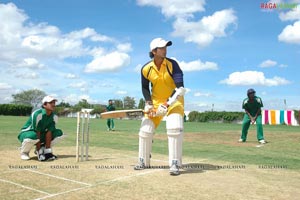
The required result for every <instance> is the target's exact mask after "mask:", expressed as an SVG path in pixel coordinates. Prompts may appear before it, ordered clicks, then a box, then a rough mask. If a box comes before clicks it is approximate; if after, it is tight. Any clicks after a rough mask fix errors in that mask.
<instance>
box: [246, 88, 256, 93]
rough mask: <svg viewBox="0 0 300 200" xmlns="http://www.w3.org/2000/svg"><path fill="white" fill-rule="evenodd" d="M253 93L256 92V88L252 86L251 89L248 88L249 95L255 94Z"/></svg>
mask: <svg viewBox="0 0 300 200" xmlns="http://www.w3.org/2000/svg"><path fill="white" fill-rule="evenodd" d="M253 93H255V90H254V89H252V88H250V89H249V90H247V95H249V94H253Z"/></svg>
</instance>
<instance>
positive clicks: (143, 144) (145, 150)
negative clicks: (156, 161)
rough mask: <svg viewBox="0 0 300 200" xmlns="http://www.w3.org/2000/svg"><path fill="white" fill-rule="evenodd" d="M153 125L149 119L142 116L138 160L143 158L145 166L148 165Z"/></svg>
mask: <svg viewBox="0 0 300 200" xmlns="http://www.w3.org/2000/svg"><path fill="white" fill-rule="evenodd" d="M154 130H155V126H154V123H153V122H152V121H151V120H150V119H146V118H144V119H143V120H142V123H141V128H140V132H139V160H144V165H145V166H146V167H148V166H150V153H151V150H152V138H153V134H154Z"/></svg>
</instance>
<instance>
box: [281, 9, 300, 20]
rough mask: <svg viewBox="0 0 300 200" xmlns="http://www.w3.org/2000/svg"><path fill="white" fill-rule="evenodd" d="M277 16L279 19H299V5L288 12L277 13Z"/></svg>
mask: <svg viewBox="0 0 300 200" xmlns="http://www.w3.org/2000/svg"><path fill="white" fill-rule="evenodd" d="M279 18H280V20H281V21H294V20H300V6H299V5H298V6H297V7H296V8H295V9H292V10H290V11H288V12H281V13H279Z"/></svg>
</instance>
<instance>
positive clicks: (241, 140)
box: [238, 138, 246, 142]
mask: <svg viewBox="0 0 300 200" xmlns="http://www.w3.org/2000/svg"><path fill="white" fill-rule="evenodd" d="M238 142H246V140H243V139H242V138H241V139H239V140H238Z"/></svg>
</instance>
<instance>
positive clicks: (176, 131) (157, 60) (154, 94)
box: [134, 38, 185, 175]
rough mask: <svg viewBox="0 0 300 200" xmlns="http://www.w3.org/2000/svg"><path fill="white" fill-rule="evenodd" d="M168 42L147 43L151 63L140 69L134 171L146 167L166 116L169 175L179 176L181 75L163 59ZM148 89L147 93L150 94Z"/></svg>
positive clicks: (172, 62) (174, 64)
mask: <svg viewBox="0 0 300 200" xmlns="http://www.w3.org/2000/svg"><path fill="white" fill-rule="evenodd" d="M171 45H172V42H171V41H166V40H164V39H162V38H156V39H154V40H152V42H151V43H150V58H152V60H151V61H150V62H148V63H147V64H145V65H144V66H143V67H142V69H141V79H142V92H143V96H144V98H145V101H146V105H145V111H146V113H148V114H145V116H144V118H143V120H142V123H141V127H140V131H139V163H138V165H136V166H135V168H134V169H136V170H139V169H145V168H147V167H149V166H150V157H151V155H150V154H151V149H152V138H153V135H154V132H155V129H156V128H157V127H158V125H159V124H160V122H161V120H162V119H163V117H164V116H166V129H167V135H168V147H169V166H170V174H171V175H179V168H180V167H181V165H182V141H183V116H184V99H183V96H184V93H185V89H184V85H183V73H182V70H181V69H180V67H179V65H178V63H177V62H176V61H175V60H172V59H170V58H167V57H166V54H167V46H171ZM150 85H151V92H150Z"/></svg>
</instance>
